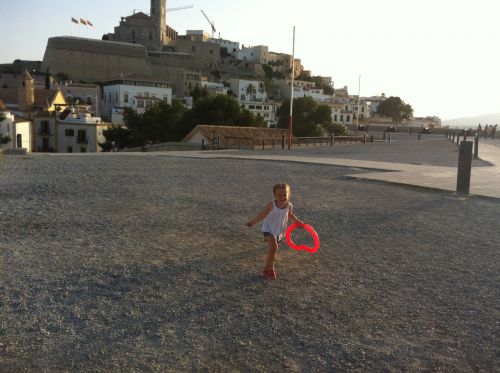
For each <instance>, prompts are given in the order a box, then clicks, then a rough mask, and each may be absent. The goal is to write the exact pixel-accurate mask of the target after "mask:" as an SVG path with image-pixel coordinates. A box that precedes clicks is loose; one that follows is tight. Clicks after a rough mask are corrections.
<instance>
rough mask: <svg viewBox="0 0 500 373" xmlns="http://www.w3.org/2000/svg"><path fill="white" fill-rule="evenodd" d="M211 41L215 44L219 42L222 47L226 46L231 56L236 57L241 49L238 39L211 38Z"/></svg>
mask: <svg viewBox="0 0 500 373" xmlns="http://www.w3.org/2000/svg"><path fill="white" fill-rule="evenodd" d="M209 42H210V43H214V44H219V46H220V47H221V48H226V50H227V53H229V54H230V55H231V56H234V57H236V54H237V53H238V51H239V50H240V43H238V42H236V41H230V40H225V39H216V38H210V39H209Z"/></svg>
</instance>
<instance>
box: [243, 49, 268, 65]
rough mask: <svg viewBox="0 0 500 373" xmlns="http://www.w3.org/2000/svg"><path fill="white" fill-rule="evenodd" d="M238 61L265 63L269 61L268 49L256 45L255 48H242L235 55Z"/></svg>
mask: <svg viewBox="0 0 500 373" xmlns="http://www.w3.org/2000/svg"><path fill="white" fill-rule="evenodd" d="M235 57H236V59H237V60H240V61H255V62H258V63H267V62H268V60H269V48H268V47H267V46H265V45H257V46H255V47H245V46H242V47H241V49H240V50H238V51H237V52H236V55H235Z"/></svg>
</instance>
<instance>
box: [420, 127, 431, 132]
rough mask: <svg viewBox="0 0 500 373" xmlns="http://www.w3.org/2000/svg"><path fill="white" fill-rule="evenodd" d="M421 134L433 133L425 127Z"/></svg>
mask: <svg viewBox="0 0 500 373" xmlns="http://www.w3.org/2000/svg"><path fill="white" fill-rule="evenodd" d="M420 133H431V129H430V128H429V127H423V128H422V129H421V130H420Z"/></svg>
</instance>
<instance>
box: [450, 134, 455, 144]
mask: <svg viewBox="0 0 500 373" xmlns="http://www.w3.org/2000/svg"><path fill="white" fill-rule="evenodd" d="M451 142H455V132H453V137H452V138H451Z"/></svg>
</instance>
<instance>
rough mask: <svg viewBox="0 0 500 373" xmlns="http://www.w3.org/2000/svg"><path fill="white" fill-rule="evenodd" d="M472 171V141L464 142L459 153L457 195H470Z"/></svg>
mask: <svg viewBox="0 0 500 373" xmlns="http://www.w3.org/2000/svg"><path fill="white" fill-rule="evenodd" d="M471 169H472V141H462V142H461V143H460V146H459V151H458V173H457V193H462V194H469V189H470V173H471Z"/></svg>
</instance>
